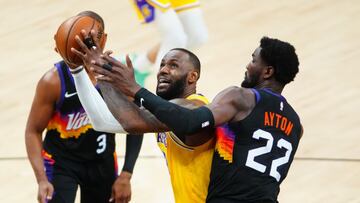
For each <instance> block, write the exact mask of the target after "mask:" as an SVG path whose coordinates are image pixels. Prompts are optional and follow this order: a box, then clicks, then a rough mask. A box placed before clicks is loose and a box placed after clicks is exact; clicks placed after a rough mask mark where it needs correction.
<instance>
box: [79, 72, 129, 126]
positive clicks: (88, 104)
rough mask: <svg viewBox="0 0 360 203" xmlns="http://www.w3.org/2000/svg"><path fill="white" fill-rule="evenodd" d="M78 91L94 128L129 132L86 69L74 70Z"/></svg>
mask: <svg viewBox="0 0 360 203" xmlns="http://www.w3.org/2000/svg"><path fill="white" fill-rule="evenodd" d="M72 75H73V77H74V81H75V87H76V91H77V93H78V96H79V99H80V102H81V104H82V106H83V107H84V109H85V111H86V113H87V115H88V116H89V119H90V122H91V124H92V126H93V128H94V129H95V130H97V131H104V132H110V133H127V132H126V131H125V130H124V128H123V127H122V126H121V124H120V123H119V122H118V121H117V120H116V119H115V117H114V116H113V115H112V113H111V112H110V110H109V108H108V107H107V105H106V103H105V101H104V99H103V98H102V97H101V95H100V93H99V92H98V91H97V90H96V88H95V86H94V85H93V84H92V82H91V80H90V78H89V76H88V74H87V73H86V71H85V69H84V68H82V69H80V68H79V69H78V70H76V71H72Z"/></svg>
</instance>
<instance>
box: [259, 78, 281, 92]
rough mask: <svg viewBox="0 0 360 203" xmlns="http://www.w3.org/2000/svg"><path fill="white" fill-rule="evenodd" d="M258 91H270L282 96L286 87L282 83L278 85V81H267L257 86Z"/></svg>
mask: <svg viewBox="0 0 360 203" xmlns="http://www.w3.org/2000/svg"><path fill="white" fill-rule="evenodd" d="M256 88H257V89H269V90H271V91H272V92H275V93H278V94H281V92H282V91H283V89H284V86H282V85H280V83H278V82H277V81H269V80H265V81H263V82H262V83H260V84H258V85H256Z"/></svg>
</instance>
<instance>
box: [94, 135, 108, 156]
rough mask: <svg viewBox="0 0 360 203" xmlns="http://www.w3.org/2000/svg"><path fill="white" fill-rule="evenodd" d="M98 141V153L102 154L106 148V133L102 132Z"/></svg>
mask: <svg viewBox="0 0 360 203" xmlns="http://www.w3.org/2000/svg"><path fill="white" fill-rule="evenodd" d="M96 141H97V142H98V143H99V147H98V148H97V149H96V153H98V154H101V153H103V152H104V151H105V149H106V135H105V134H102V135H100V136H99V137H98V138H97V139H96Z"/></svg>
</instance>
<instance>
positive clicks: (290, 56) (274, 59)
mask: <svg viewBox="0 0 360 203" xmlns="http://www.w3.org/2000/svg"><path fill="white" fill-rule="evenodd" d="M260 47H261V51H260V56H261V59H262V60H263V61H264V62H265V63H266V64H267V65H269V66H272V67H274V70H275V74H274V75H275V79H276V80H277V81H278V82H280V83H281V84H282V85H286V84H288V83H289V82H291V81H293V80H294V78H295V76H296V74H297V73H298V72H299V59H298V57H297V55H296V53H295V48H294V46H293V45H291V44H290V43H288V42H283V41H280V40H278V39H273V38H269V37H263V38H262V39H261V41H260Z"/></svg>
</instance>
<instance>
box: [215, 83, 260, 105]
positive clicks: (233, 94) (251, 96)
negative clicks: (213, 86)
mask: <svg viewBox="0 0 360 203" xmlns="http://www.w3.org/2000/svg"><path fill="white" fill-rule="evenodd" d="M215 100H217V101H218V102H220V103H232V104H233V105H235V106H237V107H238V108H239V109H248V108H252V107H254V105H255V93H254V91H253V90H252V89H250V88H243V87H238V86H231V87H228V88H226V89H224V90H223V91H221V92H220V93H219V94H218V95H217V96H216V97H215Z"/></svg>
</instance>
